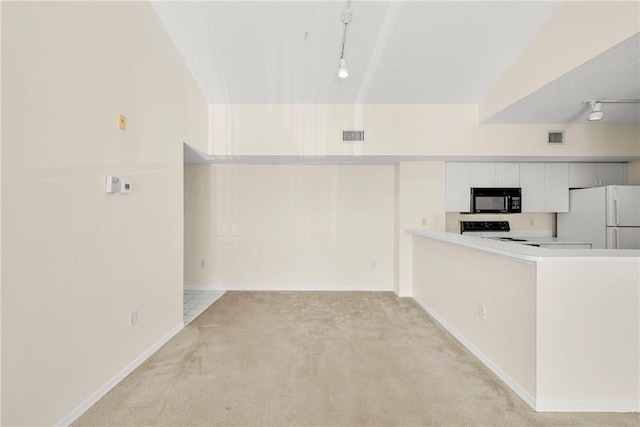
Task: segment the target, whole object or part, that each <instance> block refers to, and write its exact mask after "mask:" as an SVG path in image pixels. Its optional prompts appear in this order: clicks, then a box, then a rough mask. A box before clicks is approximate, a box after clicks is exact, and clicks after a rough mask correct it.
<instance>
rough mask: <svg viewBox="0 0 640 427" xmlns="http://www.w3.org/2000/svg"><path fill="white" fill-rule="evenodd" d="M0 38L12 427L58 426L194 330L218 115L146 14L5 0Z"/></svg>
mask: <svg viewBox="0 0 640 427" xmlns="http://www.w3.org/2000/svg"><path fill="white" fill-rule="evenodd" d="M2 36H3V37H2V107H3V109H2V132H1V133H2V246H3V247H2V249H3V250H2V307H1V308H2V405H1V406H2V424H3V425H28V426H33V425H52V424H54V423H56V422H58V421H59V420H61V419H63V418H65V417H66V416H67V415H69V414H70V413H71V412H72V411H73V410H74V408H75V407H76V406H77V405H79V404H80V403H81V402H83V401H84V400H85V399H87V398H88V397H89V396H91V395H92V393H94V392H95V391H96V390H98V389H99V388H100V387H101V386H102V385H104V384H105V383H106V382H107V381H109V380H110V379H111V378H113V377H114V376H115V375H116V374H117V373H118V372H120V371H121V370H122V369H123V368H125V367H126V366H127V365H128V364H129V363H131V362H132V361H134V360H135V359H136V358H137V357H138V356H139V355H141V354H142V353H143V352H144V351H145V350H147V349H148V348H149V347H151V346H152V345H153V344H154V343H156V342H158V341H159V340H160V339H162V338H163V337H165V336H166V335H167V334H168V333H169V332H170V331H172V330H174V329H175V328H176V327H179V326H180V325H181V322H182V241H183V228H182V224H183V211H182V196H183V191H182V188H183V182H182V179H183V178H182V177H183V166H182V143H183V142H184V141H186V142H188V143H190V144H192V145H194V146H206V140H207V130H206V126H207V111H208V108H207V105H206V102H205V101H204V99H203V98H202V96H201V95H200V92H199V90H198V88H197V86H196V85H195V83H194V82H193V81H192V79H191V77H190V75H189V74H188V72H187V70H186V67H185V66H184V64H183V62H182V60H181V58H180V57H179V55H178V53H177V51H176V50H175V48H174V46H173V44H172V42H171V40H170V39H169V37H168V36H167V34H166V33H165V31H164V29H163V27H162V26H161V25H160V22H159V20H158V18H157V16H156V15H155V13H154V11H153V9H152V7H151V5H150V4H149V3H148V2H39V3H32V2H3V3H2ZM119 113H122V114H125V115H126V116H127V118H128V130H127V131H126V132H125V131H121V130H119V129H118V128H117V119H118V114H119ZM107 174H115V175H119V176H122V177H125V178H128V179H130V180H131V182H132V184H133V193H132V194H129V195H126V196H125V195H107V194H105V192H104V187H105V183H104V181H105V176H106V175H107ZM136 309H137V312H138V322H137V324H135V325H134V326H133V327H129V326H128V314H129V312H130V311H133V310H136Z"/></svg>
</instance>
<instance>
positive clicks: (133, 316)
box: [129, 310, 138, 326]
mask: <svg viewBox="0 0 640 427" xmlns="http://www.w3.org/2000/svg"><path fill="white" fill-rule="evenodd" d="M137 321H138V310H134V311H131V312H129V326H133V325H134V324H135V323H136V322H137Z"/></svg>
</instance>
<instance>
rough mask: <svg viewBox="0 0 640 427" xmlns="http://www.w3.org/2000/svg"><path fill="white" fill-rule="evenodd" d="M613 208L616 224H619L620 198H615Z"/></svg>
mask: <svg viewBox="0 0 640 427" xmlns="http://www.w3.org/2000/svg"><path fill="white" fill-rule="evenodd" d="M613 209H614V212H615V219H616V222H615V224H614V225H615V226H618V225H619V224H620V210H619V209H618V199H613Z"/></svg>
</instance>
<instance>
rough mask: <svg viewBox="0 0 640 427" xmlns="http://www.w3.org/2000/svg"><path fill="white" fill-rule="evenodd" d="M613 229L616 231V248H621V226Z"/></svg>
mask: <svg viewBox="0 0 640 427" xmlns="http://www.w3.org/2000/svg"><path fill="white" fill-rule="evenodd" d="M613 230H614V231H615V232H616V246H615V249H620V229H619V228H614V229H613Z"/></svg>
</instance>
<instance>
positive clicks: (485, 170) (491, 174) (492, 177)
mask: <svg viewBox="0 0 640 427" xmlns="http://www.w3.org/2000/svg"><path fill="white" fill-rule="evenodd" d="M471 186H472V187H495V186H496V164H495V163H471Z"/></svg>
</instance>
